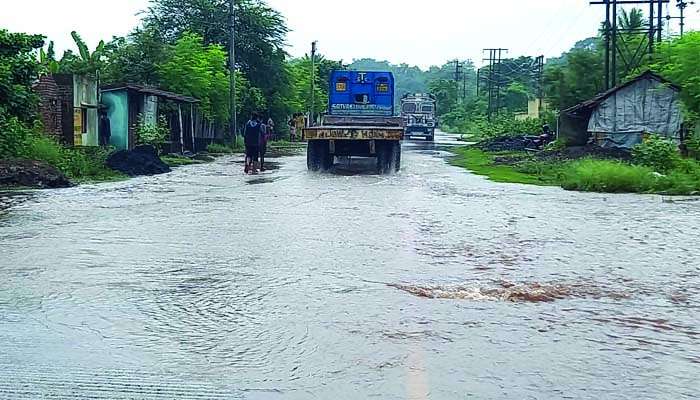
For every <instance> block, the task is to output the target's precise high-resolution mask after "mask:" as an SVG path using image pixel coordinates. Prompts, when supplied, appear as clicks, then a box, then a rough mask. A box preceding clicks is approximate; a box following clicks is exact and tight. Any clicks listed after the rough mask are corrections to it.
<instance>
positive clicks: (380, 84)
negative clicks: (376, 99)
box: [377, 78, 389, 93]
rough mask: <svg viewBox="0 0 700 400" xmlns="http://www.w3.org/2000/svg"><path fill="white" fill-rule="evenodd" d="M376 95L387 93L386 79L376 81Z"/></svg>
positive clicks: (387, 81) (387, 83) (387, 84)
mask: <svg viewBox="0 0 700 400" xmlns="http://www.w3.org/2000/svg"><path fill="white" fill-rule="evenodd" d="M377 93H389V80H388V79H387V78H379V79H377Z"/></svg>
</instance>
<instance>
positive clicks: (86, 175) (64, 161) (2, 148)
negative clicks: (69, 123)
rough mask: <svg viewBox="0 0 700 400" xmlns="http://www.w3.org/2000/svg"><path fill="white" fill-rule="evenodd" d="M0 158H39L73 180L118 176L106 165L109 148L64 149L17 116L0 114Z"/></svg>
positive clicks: (108, 178)
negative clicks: (8, 116) (9, 116)
mask: <svg viewBox="0 0 700 400" xmlns="http://www.w3.org/2000/svg"><path fill="white" fill-rule="evenodd" d="M0 132H2V134H0V158H24V159H29V160H36V161H43V162H45V163H47V164H49V165H51V166H53V167H55V168H57V169H58V170H59V171H61V172H63V173H64V174H65V175H66V176H68V177H69V178H71V179H74V180H112V179H118V178H120V177H121V175H120V174H118V173H115V172H114V171H112V170H111V169H109V168H107V167H106V165H105V162H106V160H107V157H108V155H109V151H108V150H105V149H102V148H98V147H95V148H85V149H66V148H64V147H63V146H61V145H60V144H58V143H56V141H55V140H53V139H51V138H49V137H47V136H45V135H43V134H42V133H41V127H40V126H36V127H28V126H27V125H26V124H24V123H22V122H20V121H19V120H18V119H17V118H14V117H11V118H9V119H5V120H2V118H1V117H0Z"/></svg>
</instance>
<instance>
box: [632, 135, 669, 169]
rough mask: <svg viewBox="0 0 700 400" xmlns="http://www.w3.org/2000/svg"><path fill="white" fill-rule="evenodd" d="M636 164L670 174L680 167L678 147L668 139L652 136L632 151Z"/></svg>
mask: <svg viewBox="0 0 700 400" xmlns="http://www.w3.org/2000/svg"><path fill="white" fill-rule="evenodd" d="M632 158H633V160H634V162H635V163H637V164H639V165H643V166H646V167H649V168H651V169H653V170H654V171H657V172H662V173H665V172H668V171H670V170H672V169H673V168H675V167H676V165H678V161H679V160H680V155H679V154H678V147H677V146H676V145H675V144H674V143H673V142H671V141H670V140H668V139H664V138H662V137H660V136H657V135H652V136H650V137H649V138H648V139H646V140H645V141H644V143H641V144H639V145H637V146H635V147H634V148H633V149H632Z"/></svg>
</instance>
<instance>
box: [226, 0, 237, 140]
mask: <svg viewBox="0 0 700 400" xmlns="http://www.w3.org/2000/svg"><path fill="white" fill-rule="evenodd" d="M233 3H234V0H229V2H228V16H229V24H228V30H229V35H230V38H229V48H228V68H229V79H230V82H229V104H230V107H231V109H230V110H229V112H230V114H231V115H230V116H229V118H230V120H229V125H230V127H229V131H230V134H231V137H232V138H233V143H234V144H236V143H237V142H238V134H237V133H238V106H237V101H236V33H235V27H236V9H235V7H234V4H233Z"/></svg>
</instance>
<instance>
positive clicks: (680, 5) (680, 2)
mask: <svg viewBox="0 0 700 400" xmlns="http://www.w3.org/2000/svg"><path fill="white" fill-rule="evenodd" d="M677 1H678V4H676V7H678V9H679V10H680V11H681V16H680V19H681V37H683V34H684V33H685V9H686V8H688V2H686V1H684V0H677ZM690 4H695V2H690Z"/></svg>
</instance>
